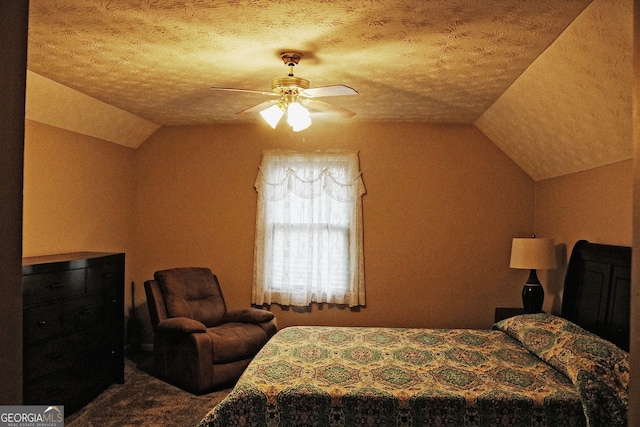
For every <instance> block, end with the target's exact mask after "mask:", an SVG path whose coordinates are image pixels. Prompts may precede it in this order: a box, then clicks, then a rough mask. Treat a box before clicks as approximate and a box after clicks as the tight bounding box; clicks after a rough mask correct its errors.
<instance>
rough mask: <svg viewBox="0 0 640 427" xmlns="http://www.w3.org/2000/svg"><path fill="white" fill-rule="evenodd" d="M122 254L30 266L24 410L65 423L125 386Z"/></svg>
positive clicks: (32, 261)
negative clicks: (47, 412)
mask: <svg viewBox="0 0 640 427" xmlns="http://www.w3.org/2000/svg"><path fill="white" fill-rule="evenodd" d="M124 262H125V255H124V254H123V253H94V252H81V253H71V254H60V255H50V256H40V257H31V258H24V259H23V262H22V276H23V280H22V281H23V295H24V299H23V301H24V314H23V316H24V317H23V334H24V353H23V354H24V404H26V405H36V404H37V405H64V407H65V415H68V414H71V413H72V412H74V411H76V410H78V409H79V408H81V407H82V406H84V405H85V404H87V403H88V402H90V401H91V400H93V399H94V398H95V397H96V396H97V395H98V394H100V393H101V392H102V391H103V390H104V389H106V388H107V387H109V385H111V384H112V383H114V382H117V383H123V382H124Z"/></svg>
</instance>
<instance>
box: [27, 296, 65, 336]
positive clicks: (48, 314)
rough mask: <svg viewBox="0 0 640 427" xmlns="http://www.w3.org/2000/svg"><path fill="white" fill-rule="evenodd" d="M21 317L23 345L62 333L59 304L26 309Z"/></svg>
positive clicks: (60, 307) (60, 306)
mask: <svg viewBox="0 0 640 427" xmlns="http://www.w3.org/2000/svg"><path fill="white" fill-rule="evenodd" d="M23 315H24V317H23V327H22V330H23V337H24V340H25V343H32V342H34V341H39V340H43V339H47V338H51V337H53V336H56V335H58V334H60V333H61V332H62V305H61V303H55V304H50V305H43V306H39V307H31V308H27V309H25V310H24V314H23Z"/></svg>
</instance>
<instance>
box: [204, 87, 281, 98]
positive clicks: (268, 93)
mask: <svg viewBox="0 0 640 427" xmlns="http://www.w3.org/2000/svg"><path fill="white" fill-rule="evenodd" d="M211 90H220V91H226V92H245V93H257V94H259V95H269V96H276V94H275V93H273V92H265V91H263V90H253V89H236V88H233V87H212V88H211Z"/></svg>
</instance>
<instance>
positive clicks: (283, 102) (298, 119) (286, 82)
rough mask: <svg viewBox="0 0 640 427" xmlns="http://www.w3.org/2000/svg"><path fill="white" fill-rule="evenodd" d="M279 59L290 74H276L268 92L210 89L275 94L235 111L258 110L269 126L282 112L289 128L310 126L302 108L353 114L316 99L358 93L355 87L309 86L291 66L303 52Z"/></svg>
mask: <svg viewBox="0 0 640 427" xmlns="http://www.w3.org/2000/svg"><path fill="white" fill-rule="evenodd" d="M280 58H281V59H282V61H283V62H284V63H285V65H286V66H288V67H289V74H288V75H287V76H286V77H276V78H275V79H273V80H272V81H271V92H266V91H260V90H251V89H235V88H226V87H212V88H211V89H213V90H221V91H232V92H249V93H258V94H261V95H267V96H273V97H276V99H272V100H269V101H266V102H263V103H261V104H258V105H255V106H253V107H249V108H247V109H245V110H242V111H239V112H238V114H247V113H258V112H259V113H260V115H262V117H263V118H264V119H265V120H266V121H267V123H269V125H270V126H271V127H272V128H274V129H275V127H276V125H277V124H278V122H279V121H280V119H281V118H282V116H284V114H285V113H286V114H287V122H288V123H289V124H290V125H291V127H293V130H294V131H296V132H297V131H300V130H303V129H306V128H307V127H309V126H310V125H311V118H310V116H309V111H308V110H307V109H306V108H304V107H308V108H310V109H312V110H317V111H321V112H324V113H333V114H337V115H339V116H340V117H344V118H350V117H353V116H354V115H355V114H356V113H354V112H353V111H349V110H347V109H344V108H342V107H338V106H337V105H333V104H329V103H328V102H324V101H320V100H319V99H316V98H319V97H325V96H344V95H357V94H358V92H357V91H356V90H355V89H353V88H350V87H349V86H345V85H332V86H321V87H315V88H310V87H309V80H306V79H302V78H300V77H295V76H294V75H293V67H294V66H296V65H297V64H298V62H300V59H301V58H302V54H301V53H298V52H282V53H281V54H280Z"/></svg>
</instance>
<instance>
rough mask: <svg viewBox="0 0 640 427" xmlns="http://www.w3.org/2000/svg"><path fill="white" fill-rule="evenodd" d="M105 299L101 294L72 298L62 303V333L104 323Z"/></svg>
mask: <svg viewBox="0 0 640 427" xmlns="http://www.w3.org/2000/svg"><path fill="white" fill-rule="evenodd" d="M105 312H106V307H105V299H104V297H103V295H101V294H92V295H87V296H85V297H81V298H74V299H71V300H67V301H65V302H64V303H63V315H62V316H63V320H62V323H63V331H64V332H73V331H77V330H79V329H84V328H89V327H91V326H93V325H95V324H98V323H101V322H104V314H105Z"/></svg>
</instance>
